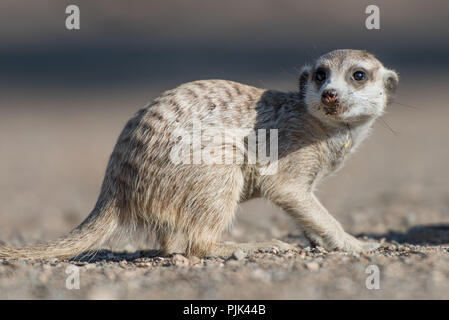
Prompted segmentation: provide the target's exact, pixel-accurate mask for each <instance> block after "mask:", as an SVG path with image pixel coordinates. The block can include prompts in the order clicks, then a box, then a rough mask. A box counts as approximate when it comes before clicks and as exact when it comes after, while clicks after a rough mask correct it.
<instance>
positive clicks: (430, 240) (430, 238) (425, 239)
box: [359, 224, 449, 245]
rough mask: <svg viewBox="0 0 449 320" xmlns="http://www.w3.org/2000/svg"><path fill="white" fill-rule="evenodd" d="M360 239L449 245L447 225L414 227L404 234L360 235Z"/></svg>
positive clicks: (391, 231) (394, 232)
mask: <svg viewBox="0 0 449 320" xmlns="http://www.w3.org/2000/svg"><path fill="white" fill-rule="evenodd" d="M359 236H360V237H363V236H365V237H368V238H373V239H377V240H380V239H383V238H384V239H385V240H386V241H387V242H392V241H394V242H397V243H401V244H413V245H445V244H449V224H432V225H416V226H413V227H410V228H409V229H408V230H407V231H406V232H397V231H393V230H390V231H389V232H387V233H385V234H367V233H364V234H360V235H359Z"/></svg>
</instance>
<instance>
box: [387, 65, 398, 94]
mask: <svg viewBox="0 0 449 320" xmlns="http://www.w3.org/2000/svg"><path fill="white" fill-rule="evenodd" d="M398 83H399V75H398V74H397V73H396V72H395V71H393V70H386V71H385V74H384V85H385V89H386V90H387V92H388V94H393V93H395V92H396V89H397V87H398Z"/></svg>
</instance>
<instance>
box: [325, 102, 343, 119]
mask: <svg viewBox="0 0 449 320" xmlns="http://www.w3.org/2000/svg"><path fill="white" fill-rule="evenodd" d="M323 110H324V114H325V115H327V116H336V115H341V114H343V113H345V112H346V111H348V107H347V106H345V105H342V104H341V103H338V104H334V105H332V106H326V105H323Z"/></svg>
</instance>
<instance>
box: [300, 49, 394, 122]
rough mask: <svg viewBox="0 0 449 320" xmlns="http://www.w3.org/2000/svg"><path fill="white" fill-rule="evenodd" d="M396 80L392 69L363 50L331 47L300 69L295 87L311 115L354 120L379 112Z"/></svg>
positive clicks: (375, 114) (372, 116)
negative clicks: (328, 50)
mask: <svg viewBox="0 0 449 320" xmlns="http://www.w3.org/2000/svg"><path fill="white" fill-rule="evenodd" d="M398 81H399V78H398V75H397V74H396V72H394V71H392V70H389V69H387V68H385V67H384V66H383V65H382V63H381V62H380V61H379V60H377V59H376V58H375V57H374V56H373V55H372V54H370V53H368V52H366V51H361V50H335V51H331V52H329V53H327V54H325V55H323V56H321V57H319V58H318V59H317V60H316V61H315V63H314V64H313V65H311V66H305V67H304V68H303V70H302V72H301V76H300V79H299V90H300V95H301V97H302V98H303V100H304V102H305V103H306V105H307V108H308V110H309V112H310V113H311V114H312V115H314V116H315V117H317V118H319V119H321V120H326V121H338V122H356V121H361V120H366V119H370V118H375V117H378V116H380V115H382V113H383V112H384V110H385V107H386V106H387V104H388V103H389V101H390V99H391V96H392V95H393V93H394V92H395V90H396V87H397V85H398Z"/></svg>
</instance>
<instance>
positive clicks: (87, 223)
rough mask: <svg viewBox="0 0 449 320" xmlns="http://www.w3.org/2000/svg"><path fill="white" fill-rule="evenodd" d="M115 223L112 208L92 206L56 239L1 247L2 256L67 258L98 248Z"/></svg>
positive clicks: (115, 226) (114, 229) (115, 225)
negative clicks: (83, 218)
mask: <svg viewBox="0 0 449 320" xmlns="http://www.w3.org/2000/svg"><path fill="white" fill-rule="evenodd" d="M117 226H118V217H117V215H116V213H115V212H114V211H113V209H111V208H104V209H97V208H95V209H94V210H93V211H92V212H91V213H90V214H89V216H88V217H87V218H86V219H85V220H84V221H83V222H82V223H81V224H80V225H79V226H78V227H76V228H75V229H73V230H72V231H71V232H69V233H68V234H67V235H65V236H63V237H61V238H59V239H58V240H55V241H51V242H48V243H45V244H40V245H34V246H27V247H19V248H15V247H5V246H0V258H3V259H24V258H25V259H26V258H28V259H47V258H60V259H68V258H72V257H75V256H77V255H79V254H81V253H83V252H86V251H88V250H91V249H94V248H98V247H99V246H100V245H101V244H102V243H104V242H105V241H107V240H108V239H109V238H110V237H111V236H112V235H113V233H114V232H115V231H116V229H117Z"/></svg>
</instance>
